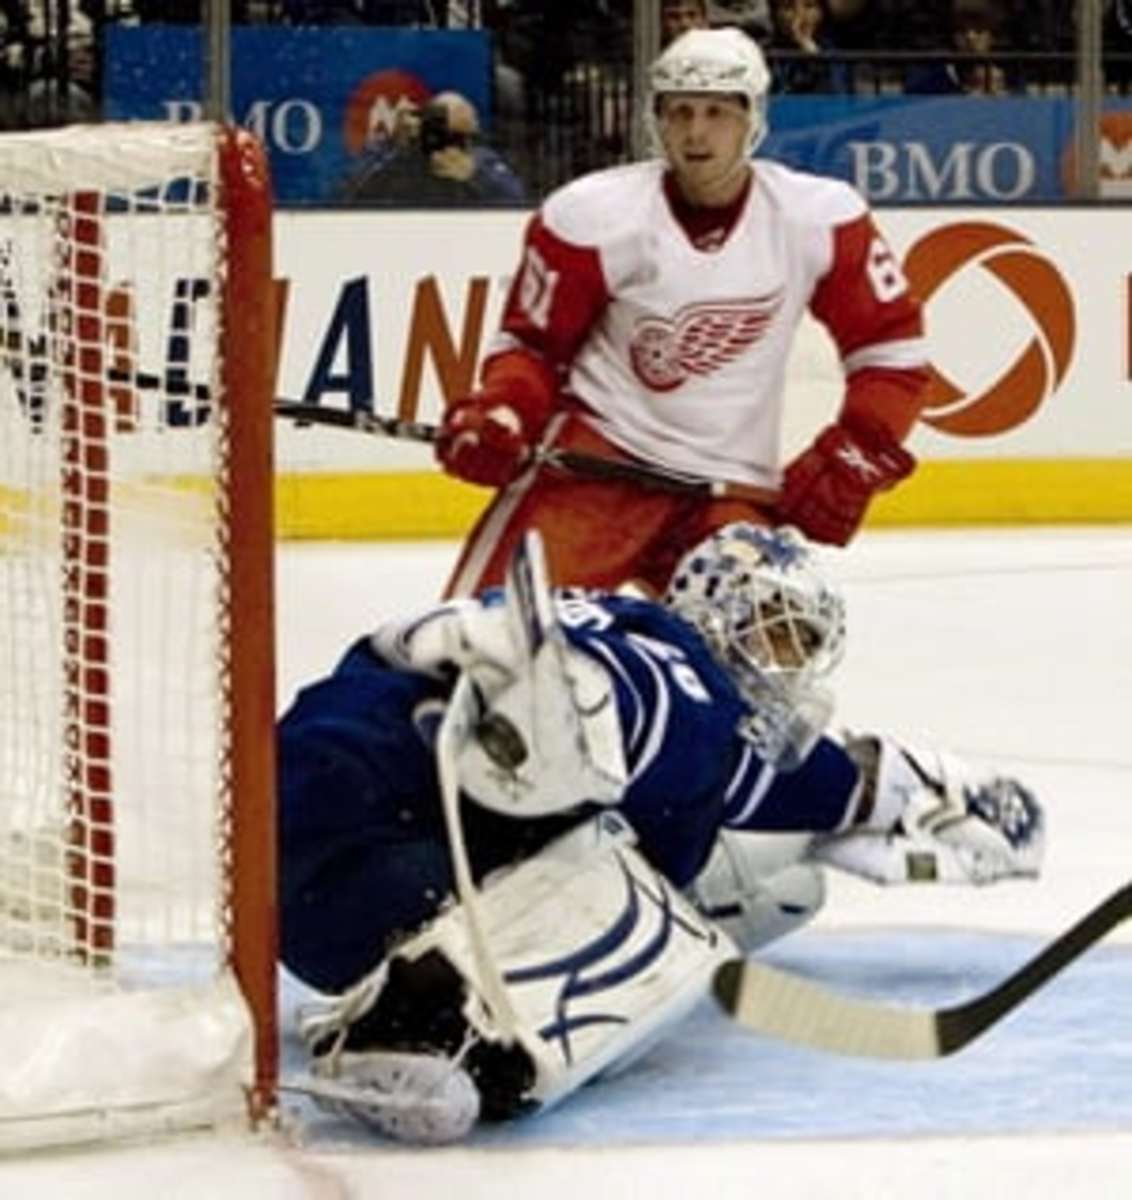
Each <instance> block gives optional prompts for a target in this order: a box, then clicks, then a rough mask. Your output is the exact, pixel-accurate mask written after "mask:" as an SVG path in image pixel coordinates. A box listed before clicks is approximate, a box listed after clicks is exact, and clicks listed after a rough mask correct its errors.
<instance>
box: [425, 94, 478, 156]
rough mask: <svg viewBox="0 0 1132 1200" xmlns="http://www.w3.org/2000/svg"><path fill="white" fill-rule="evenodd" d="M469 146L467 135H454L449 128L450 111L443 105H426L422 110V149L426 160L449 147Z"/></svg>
mask: <svg viewBox="0 0 1132 1200" xmlns="http://www.w3.org/2000/svg"><path fill="white" fill-rule="evenodd" d="M467 144H468V137H467V134H464V133H453V132H452V131H451V130H450V129H449V128H448V110H447V109H446V108H445V107H444V105H443V104H426V105H425V107H424V108H423V109H422V110H421V132H420V147H421V153H422V154H423V155H424V156H425V157H426V158H427V157H428V156H429V155H430V154H435V153H436V151H437V150H444V149H446V148H447V147H448V146H460V147H464V146H466V145H467Z"/></svg>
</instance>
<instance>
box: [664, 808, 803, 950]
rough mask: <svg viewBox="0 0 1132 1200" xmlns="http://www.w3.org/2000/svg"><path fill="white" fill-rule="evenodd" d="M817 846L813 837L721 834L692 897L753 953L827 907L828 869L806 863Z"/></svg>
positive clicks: (692, 888) (727, 831)
mask: <svg viewBox="0 0 1132 1200" xmlns="http://www.w3.org/2000/svg"><path fill="white" fill-rule="evenodd" d="M812 841H813V835H812V834H808V833H759V832H754V831H748V830H733V829H723V830H720V833H719V837H718V838H717V839H716V843H715V846H714V848H713V849H712V852H711V856H710V858H709V859H708V861H707V864H706V865H705V866H704V868H703V870H702V871H701V872H700V873H699V875H697V876H696V878H695V880H694V881H693V883H692V885H691V886H690V887H689V888H688V890H687V891H688V896H689V897H690V898H691V900H692V901H693V903H694V904H695V905H696V907H697V908H698V909H699V910H700V911H701V912H702V913H703V914H704V916H706V917H708V918H709V919H710V920H712V921H714V922H716V924H718V925H720V926H721V927H722V928H723V929H725V930H726V931H727V932H728V933H729V934H730V935H731V937H732V938H734V940H735V943H736V944H737V945H738V947H739V948H740V950H742V951H743V952H744V953H745V954H750V953H751V952H752V951H754V950H757V949H758V948H759V947H760V946H765V945H766V944H767V943H768V942H773V941H775V940H777V939H778V938H780V937H784V936H785V935H786V934H788V933H793V932H794V931H795V930H797V929H800V928H801V927H802V926H803V925H805V924H807V923H808V922H809V921H811V920H813V918H814V916H815V915H816V913H817V912H818V911H819V909H820V908H821V907H822V905H823V904H824V903H825V876H824V874H823V871H822V868H821V867H820V866H819V865H817V864H816V863H813V862H805V861H803V859H804V858H805V856H806V855H807V853H808V851H809V848H810V844H811V842H812Z"/></svg>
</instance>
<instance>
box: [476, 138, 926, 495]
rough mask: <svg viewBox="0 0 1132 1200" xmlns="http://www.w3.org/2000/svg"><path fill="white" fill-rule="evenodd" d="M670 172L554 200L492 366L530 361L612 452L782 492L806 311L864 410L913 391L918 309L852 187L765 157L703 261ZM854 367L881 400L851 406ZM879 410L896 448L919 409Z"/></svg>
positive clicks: (569, 190)
mask: <svg viewBox="0 0 1132 1200" xmlns="http://www.w3.org/2000/svg"><path fill="white" fill-rule="evenodd" d="M665 169H666V168H665V164H664V163H663V162H659V161H654V162H645V163H636V164H633V165H631V166H625V167H615V168H612V169H610V170H606V171H598V172H595V173H594V174H591V175H587V176H585V177H584V178H582V179H579V180H577V181H576V182H574V183H570V184H568V185H566V186H565V187H563V188H561V189H559V190H558V191H557V192H555V193H554V194H553V195H552V196H551V197H550V198H549V199H548V200H547V201H546V203H545V204H544V205H543V207H542V209H541V210H540V212H539V213H538V214H537V215H536V216H535V217H534V218H533V219H532V221H531V224H530V226H529V228H528V230H527V236H526V242H525V246H524V251H523V261H522V264H521V267H520V270H519V273H518V274H517V276H516V278H515V280H514V283H513V285H512V287H511V290H510V293H509V295H508V298H507V302H506V306H505V310H504V315H503V321H502V328H501V332H500V333H499V334H497V335H496V337H495V339H494V340H493V342H492V344H491V345H490V346H489V361H488V363H487V364H485V365H486V367H487V370H488V371H489V372H490V358H491V356H492V355H498V354H499V353H501V352H505V351H507V350H513V349H518V348H520V347H522V348H524V349H526V350H528V351H532V352H534V353H535V354H536V355H537V356H538V357H539V358H540V359H541V360H542V361H543V362H545V363H547V364H549V365H550V366H551V367H553V368H554V369H555V370H556V372H557V373H558V375H559V379H560V382H561V384H562V386H563V388H564V390H565V391H566V392H568V393H570V394H572V395H574V396H576V397H578V398H579V399H580V400H581V401H583V403H584V405H585V407H586V409H587V410H588V415H587V417H586V419H587V420H589V421H591V422H592V423H593V424H594V425H595V427H596V428H597V429H598V430H599V431H600V432H601V433H602V434H603V435H604V436H605V437H607V438H608V439H609V440H610V441H611V442H613V443H615V444H616V445H618V446H620V447H622V448H623V449H625V450H627V451H629V452H630V453H632V454H635V455H637V456H639V457H641V458H644V459H647V460H652V461H657V462H660V463H663V464H665V465H668V466H671V467H675V468H681V469H684V470H687V471H690V472H694V473H696V474H699V475H703V476H705V477H708V478H727V479H733V480H738V481H746V482H750V483H754V484H759V485H763V486H768V487H774V486H776V485H777V484H778V482H779V476H780V471H779V435H780V427H781V419H782V406H783V392H784V386H785V375H786V364H787V359H788V356H789V353H790V349H791V345H792V343H793V339H794V335H795V331H796V329H797V326H798V323H799V321H800V320H801V318H802V316H803V314H804V313H805V312H806V310H807V309H808V310H809V311H810V312H811V313H812V314H813V315H814V316H815V317H816V318H817V319H818V320H819V321H821V322H822V323H823V324H824V325H825V326H826V327H827V328H828V330H829V332H830V334H831V335H832V337H833V339H834V342H835V343H836V345H837V347H838V350H839V352H840V355H841V359H842V364H843V367H844V371H845V374H846V376H847V378H848V379H849V382H850V392H849V394H850V397H852V398H853V402H854V403H855V404H856V406H857V407H858V408H862V407H863V408H868V407H869V405H870V404H872V403H874V402H875V404H876V406H877V407H878V408H879V409H881V410H883V408H884V406H885V405H886V404H890V403H891V402H892V399H893V396H898V395H901V394H903V396H904V397H905V398H907V397H908V396H910V395H914V394H916V393H917V391H918V390H919V383H920V382H922V378H923V375H922V372H923V367H924V347H923V339H922V336H921V332H922V331H921V318H920V308H919V305H918V303H917V302H916V301H915V300H914V299H913V297H912V296H911V295H910V294H909V292H908V288H907V284H906V282H905V280H904V276H903V274H902V272H901V270H900V267H899V264H898V262H897V260H896V258H895V257H894V256H893V254H892V252H891V251H890V250H889V248H888V246H887V245H886V243H885V241H884V239H883V238H882V236H881V235H880V233H879V232H878V230H877V228H876V226H875V224H874V222H873V220H872V217H871V215H870V213H869V211H868V208H867V206H866V204H865V202H864V200H863V199H862V198H861V196H860V195H859V194H858V193H857V192H856V191H855V190H854V189H853V188H851V187H850V186H849V185H848V184H845V183H842V182H840V181H837V180H831V179H826V178H823V177H820V176H815V175H809V174H804V173H801V172H798V171H794V170H791V169H789V168H787V167H784V166H781V165H779V164H777V163H774V162H770V161H766V160H762V159H760V160H758V161H756V162H755V163H753V164H752V173H753V182H752V186H751V187H750V189H749V191H748V194H747V197H746V201H745V203H744V204H743V206H742V209H741V211H740V212H739V214H738V217H737V219H736V221H735V223H734V225H733V226H732V227H731V229H730V230H729V231H728V232H727V235H726V237H725V238H723V239H722V241H721V243H720V244H719V245H717V246H715V247H713V248H712V249H710V250H704V249H697V248H696V246H695V245H693V243H692V241H691V240H690V238H689V236H688V234H687V233H686V232H685V229H684V228H683V227H682V226H681V224H680V223H679V221H678V220H677V218H676V216H675V215H674V214H673V211H672V208H671V205H670V203H669V201H668V198H667V197H666V195H665V190H664V184H663V180H664V172H665ZM717 240H718V239H717ZM854 374H857V375H858V378H859V379H860V380H861V381H862V382H865V381H876V384H875V388H874V391H875V396H873V397H872V398H870V393H869V387H868V386H866V387H863V388H858V389H857V395H856V396H855V397H854V396H853V387H852V385H853V377H854ZM905 374H906V375H907V376H908V379H907V380H904V379H903V378H902V376H903V375H905ZM894 382H895V383H896V385H897V386H896V387H895V388H893V387H892V384H893V383H894ZM875 415H877V416H878V419H880V420H882V421H884V422H886V423H887V424H889V426H890V427H891V428H893V431H894V433H895V434H896V436H898V437H900V436H903V434H904V433H905V432H906V431H907V428H908V427H909V426H910V424H911V420H912V419H914V405H913V408H912V415H911V416H909V415H908V413H907V412H905V413H896V414H895V415H892V414H889V415H888V416H886V414H885V413H884V412H883V411H880V412H878V413H877V414H875Z"/></svg>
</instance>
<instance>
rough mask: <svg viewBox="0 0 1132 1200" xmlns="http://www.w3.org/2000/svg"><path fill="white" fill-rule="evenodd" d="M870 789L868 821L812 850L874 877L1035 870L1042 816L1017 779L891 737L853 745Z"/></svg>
mask: <svg viewBox="0 0 1132 1200" xmlns="http://www.w3.org/2000/svg"><path fill="white" fill-rule="evenodd" d="M847 749H848V751H849V752H850V754H852V755H853V757H854V758H856V759H857V761H858V763H859V765H860V766H861V768H862V772H863V787H864V788H865V789H866V791H867V792H869V790H870V789H871V792H870V793H869V794H870V797H871V801H872V812H871V814H870V816H869V818H868V820H867V821H866V823H865V824H864V825H862V826H861V827H860V828H857V829H850V830H848V831H847V832H843V833H840V834H837V835H834V836H831V837H823V838H817V839H815V842H814V846H813V849H812V851H811V854H812V857H813V858H814V859H815V860H817V861H819V862H823V863H826V864H828V865H829V866H833V867H837V868H839V869H840V870H843V871H847V872H849V873H850V874H853V875H860V876H863V877H864V878H866V879H871V880H873V881H874V882H875V883H966V884H985V883H993V882H994V881H996V880H1000V879H1015V878H1023V879H1025V878H1036V877H1037V875H1038V874H1039V873H1040V871H1041V864H1042V858H1043V854H1044V850H1045V817H1044V814H1043V812H1042V809H1041V806H1040V805H1039V804H1038V801H1037V799H1036V798H1035V797H1034V795H1033V794H1032V793H1031V792H1030V791H1029V790H1028V789H1027V788H1026V787H1025V786H1023V785H1022V784H1021V783H1020V782H1019V781H1018V780H1016V779H1012V778H1010V777H1008V776H1005V775H1002V774H1001V773H999V772H996V771H988V770H986V769H983V768H978V767H975V766H973V765H972V764H970V763H966V762H964V761H963V760H962V759H960V758H958V757H957V756H955V755H953V754H950V753H946V752H942V751H937V750H919V749H916V750H913V749H910V748H908V747H905V746H901V745H898V744H897V743H896V742H893V741H890V740H889V739H887V738H878V737H869V738H860V739H856V740H855V741H853V742H850V744H849V745H848V746H847Z"/></svg>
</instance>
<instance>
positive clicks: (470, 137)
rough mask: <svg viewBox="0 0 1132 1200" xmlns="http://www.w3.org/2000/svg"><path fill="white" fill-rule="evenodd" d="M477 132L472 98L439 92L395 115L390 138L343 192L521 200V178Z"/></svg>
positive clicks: (351, 196) (408, 199)
mask: <svg viewBox="0 0 1132 1200" xmlns="http://www.w3.org/2000/svg"><path fill="white" fill-rule="evenodd" d="M478 134H479V119H478V117H477V114H476V110H475V107H474V106H473V105H472V103H471V102H470V101H469V100H467V99H466V98H465V97H464V96H461V95H460V94H459V93H458V92H441V93H440V94H439V95H437V96H434V97H433V99H432V100H431V101H430V102H429V103H428V104H427V105H426V106H425V107H424V108H423V109H422V110H420V111H419V112H417V111H415V110H414V111H410V112H406V113H404V114H403V115H402V116H401V117H400V118H399V120H398V125H397V128H396V130H395V132H394V135H393V138H392V139H391V140H389V141H387V142H385V143H383V144H381V145H379V146H378V147H377V148H376V149H375V150H374V151H373V152H372V153H371V154H370V155H369V157H368V158H367V159H366V161H365V162H363V164H362V166H361V168H360V169H359V170H358V171H357V172H356V173H355V174H354V175H353V176H352V177H351V178H350V179H348V180H347V181H346V184H345V187H344V188H343V198H344V199H346V200H348V201H351V202H354V203H369V204H395V205H400V206H402V207H406V208H452V207H472V208H474V207H480V206H491V205H502V206H507V205H521V204H523V203H524V202H525V200H526V194H525V189H524V187H523V184H522V182H521V181H520V180H519V178H518V176H517V175H516V174H515V173H514V172H513V171H512V170H511V168H510V167H509V166H508V165H507V163H506V162H504V160H503V159H502V158H501V157H500V155H499V154H497V153H496V152H495V151H494V150H493V149H491V148H490V147H489V146H485V145H483V144H482V143H481V142H480V141H478Z"/></svg>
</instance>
